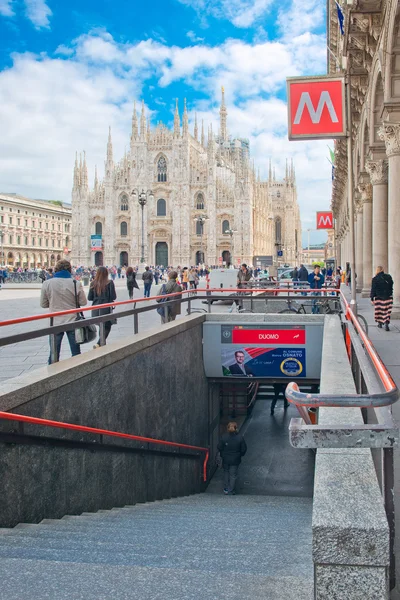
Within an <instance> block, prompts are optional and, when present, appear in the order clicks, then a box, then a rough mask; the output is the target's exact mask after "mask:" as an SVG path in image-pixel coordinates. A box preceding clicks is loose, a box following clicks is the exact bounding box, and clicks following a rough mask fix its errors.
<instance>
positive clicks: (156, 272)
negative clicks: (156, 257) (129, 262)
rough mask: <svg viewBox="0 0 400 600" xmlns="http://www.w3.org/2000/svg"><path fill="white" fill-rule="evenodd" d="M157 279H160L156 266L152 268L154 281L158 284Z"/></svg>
mask: <svg viewBox="0 0 400 600" xmlns="http://www.w3.org/2000/svg"><path fill="white" fill-rule="evenodd" d="M159 279H160V271H159V270H158V267H156V268H155V270H154V281H155V282H156V285H158V280H159Z"/></svg>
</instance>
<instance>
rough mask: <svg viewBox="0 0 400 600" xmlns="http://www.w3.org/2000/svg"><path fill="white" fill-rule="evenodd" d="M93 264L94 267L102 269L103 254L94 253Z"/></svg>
mask: <svg viewBox="0 0 400 600" xmlns="http://www.w3.org/2000/svg"><path fill="white" fill-rule="evenodd" d="M94 264H95V266H96V267H102V266H103V253H102V252H96V253H95V255H94Z"/></svg>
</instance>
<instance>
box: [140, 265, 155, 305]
mask: <svg viewBox="0 0 400 600" xmlns="http://www.w3.org/2000/svg"><path fill="white" fill-rule="evenodd" d="M142 280H143V283H144V297H145V298H150V289H151V284H152V283H153V273H152V272H151V271H150V267H145V271H144V273H143V275H142Z"/></svg>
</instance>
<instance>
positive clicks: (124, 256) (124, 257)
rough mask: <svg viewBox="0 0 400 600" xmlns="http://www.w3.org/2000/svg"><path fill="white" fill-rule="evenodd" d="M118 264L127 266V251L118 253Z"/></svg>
mask: <svg viewBox="0 0 400 600" xmlns="http://www.w3.org/2000/svg"><path fill="white" fill-rule="evenodd" d="M100 254H101V253H100ZM119 264H120V265H121V267H127V266H128V253H127V252H121V253H120V255H119Z"/></svg>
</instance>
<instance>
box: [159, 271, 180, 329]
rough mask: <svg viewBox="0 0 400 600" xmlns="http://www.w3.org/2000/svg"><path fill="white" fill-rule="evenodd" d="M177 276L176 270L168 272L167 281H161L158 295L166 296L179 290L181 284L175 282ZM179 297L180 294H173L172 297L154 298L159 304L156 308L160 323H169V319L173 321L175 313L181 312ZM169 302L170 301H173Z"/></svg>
mask: <svg viewBox="0 0 400 600" xmlns="http://www.w3.org/2000/svg"><path fill="white" fill-rule="evenodd" d="M177 278H178V273H177V272H176V271H170V272H169V273H168V283H163V285H162V286H161V289H160V292H159V295H160V296H168V294H176V293H177V292H181V291H182V288H181V286H180V285H179V284H178V283H177V282H176V280H177ZM181 299H182V296H173V297H172V298H170V299H168V298H159V299H158V300H156V302H158V303H159V304H161V306H159V307H158V308H157V312H158V314H159V315H160V316H161V323H162V324H165V323H169V322H170V321H175V319H176V315H180V314H181ZM174 300H175V302H173V303H172V302H171V303H170V301H174Z"/></svg>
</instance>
